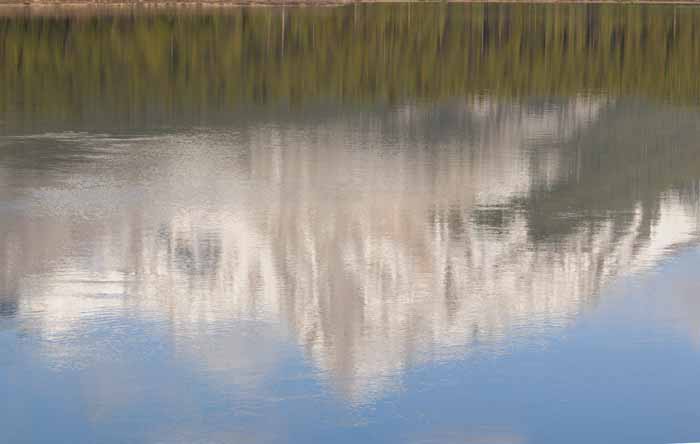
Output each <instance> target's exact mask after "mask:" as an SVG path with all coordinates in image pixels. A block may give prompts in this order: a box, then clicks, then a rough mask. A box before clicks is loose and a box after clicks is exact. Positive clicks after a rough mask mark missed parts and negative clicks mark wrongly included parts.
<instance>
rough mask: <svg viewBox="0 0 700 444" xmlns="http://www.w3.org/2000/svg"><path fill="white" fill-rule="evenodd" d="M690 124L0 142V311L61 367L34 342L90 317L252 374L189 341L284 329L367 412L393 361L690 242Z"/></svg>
mask: <svg viewBox="0 0 700 444" xmlns="http://www.w3.org/2000/svg"><path fill="white" fill-rule="evenodd" d="M318 113H319V114H323V110H320V111H318ZM326 114H327V113H326ZM341 117H342V118H341ZM698 117H700V116H698V114H695V113H693V112H689V111H688V110H687V109H686V110H683V112H681V111H679V110H678V109H676V108H672V107H660V106H658V105H654V106H651V105H648V104H645V103H633V104H632V103H627V102H626V101H625V100H622V99H618V100H617V101H615V102H612V101H608V100H606V99H603V98H596V97H579V98H574V99H570V100H563V101H561V102H556V103H552V102H542V103H527V104H517V103H511V102H501V101H495V100H488V99H479V100H474V101H471V102H468V103H466V104H465V103H461V102H460V103H457V102H455V103H451V104H449V103H448V104H445V105H443V106H439V107H425V108H422V107H420V106H406V107H398V108H395V109H393V110H391V111H390V112H363V113H359V112H357V113H356V112H352V111H348V112H347V113H344V114H342V116H336V115H333V114H332V113H330V115H328V114H327V115H325V116H324V117H323V118H324V119H325V120H324V122H323V124H319V123H316V121H317V118H318V115H316V114H314V113H313V112H310V113H309V115H305V114H302V115H299V116H297V117H294V118H289V117H287V118H285V119H282V118H279V119H273V121H274V122H275V123H274V124H270V123H265V124H263V123H259V122H256V121H255V120H254V119H252V120H250V121H247V122H245V123H244V124H241V125H239V126H237V127H235V128H233V129H217V128H207V129H202V130H197V131H194V132H191V133H185V132H179V133H171V134H150V135H138V136H135V135H123V136H119V137H112V136H107V135H94V134H92V135H90V134H80V133H61V134H45V135H35V136H27V137H17V138H6V139H4V142H3V143H4V144H5V146H4V151H3V154H2V157H0V165H1V166H0V181H1V183H2V190H1V191H0V193H1V194H0V195H1V196H2V201H3V202H4V204H3V206H2V207H0V211H2V213H3V220H4V221H6V222H5V224H4V227H3V228H2V230H0V241H1V242H2V246H3V248H2V253H0V267H1V268H0V271H1V272H2V273H3V274H2V281H1V282H2V287H1V288H0V289H1V290H2V295H3V296H2V299H0V302H1V303H0V316H3V317H6V318H7V317H18V318H22V319H24V320H25V321H26V325H25V328H26V329H27V330H31V331H35V332H36V333H37V334H38V335H40V336H41V337H43V338H46V339H49V340H47V347H48V348H47V350H46V353H47V354H48V355H50V356H53V357H54V358H55V359H59V360H66V359H75V358H76V357H75V356H74V355H72V354H71V353H79V352H80V351H78V350H72V351H71V350H69V349H68V347H67V346H65V344H64V345H63V347H64V349H60V350H57V349H56V347H62V345H60V344H61V343H62V342H63V343H65V342H70V341H51V340H50V339H52V338H54V339H55V338H66V337H73V336H79V335H80V334H81V329H84V328H87V327H86V326H89V325H90V323H91V322H97V321H99V320H100V319H103V318H104V317H105V316H107V317H108V316H111V315H114V314H119V313H122V314H123V313H128V314H129V315H137V316H141V317H143V318H145V319H160V320H163V321H165V322H166V323H167V325H168V326H169V329H170V331H171V332H172V335H173V336H172V338H173V341H174V343H175V345H176V347H178V349H179V350H181V351H182V352H183V353H185V354H187V355H188V356H194V357H195V359H197V360H198V362H200V363H205V364H209V365H211V366H216V367H218V368H222V367H227V366H236V367H235V369H234V372H233V373H235V370H236V369H238V370H240V368H241V366H245V362H251V363H250V364H249V365H251V366H257V365H262V364H260V362H259V361H255V360H254V359H253V358H250V357H249V355H251V354H255V353H256V351H254V350H250V348H249V347H248V348H246V347H237V346H232V347H230V348H226V347H217V348H212V347H206V346H205V343H206V342H207V341H208V336H210V335H211V334H212V332H216V331H221V329H225V328H226V326H228V325H230V324H231V323H232V322H233V321H247V320H263V321H271V322H272V323H274V324H276V323H281V324H282V325H285V326H287V327H288V328H289V330H290V331H291V332H292V334H293V337H294V338H295V339H296V341H298V343H299V344H301V345H302V346H303V348H304V349H305V350H306V352H307V354H308V356H309V357H310V359H311V360H312V362H313V363H314V364H315V365H316V366H317V367H318V368H319V369H320V371H321V372H322V374H323V375H326V376H327V377H328V378H329V380H330V382H331V383H332V384H333V385H334V386H335V387H336V388H337V390H338V391H340V392H341V393H343V394H344V396H346V397H347V398H348V399H350V400H353V401H356V402H363V401H368V400H370V399H373V397H376V396H379V395H380V394H381V393H382V392H383V391H385V390H388V389H391V388H392V387H393V386H395V385H397V384H399V383H400V375H401V372H402V370H403V369H405V368H407V367H409V366H411V365H415V364H417V363H420V362H424V361H427V360H435V359H450V358H454V357H459V356H462V355H463V354H464V353H467V352H469V350H470V349H472V348H473V347H476V346H477V345H478V346H484V347H490V348H492V349H493V350H498V348H499V347H501V346H503V345H504V344H506V343H507V342H513V341H520V340H528V338H532V337H536V336H537V335H542V334H544V333H546V332H547V331H550V330H551V329H558V328H562V327H564V326H566V325H568V324H570V323H571V322H573V321H574V320H575V319H576V317H577V316H578V315H579V314H580V313H581V312H583V311H585V310H586V309H587V308H589V307H591V306H592V305H594V304H595V303H596V300H597V298H598V296H599V294H600V291H601V289H602V288H603V287H604V286H605V285H606V284H608V283H609V282H611V280H612V279H614V278H616V277H619V276H622V275H625V274H628V273H633V272H636V271H638V270H641V269H644V268H647V267H649V266H652V265H654V264H656V263H657V262H658V261H659V260H660V259H661V258H663V257H664V256H665V255H667V254H669V253H670V252H673V251H674V250H675V249H677V248H678V247H681V246H683V245H687V244H690V243H692V242H694V241H695V240H696V234H697V230H698V223H699V221H700V220H699V219H698V203H699V200H698V197H699V196H698V186H697V178H698V177H700V154H699V153H698V151H697V149H696V148H697V146H696V144H697V142H696V141H697V140H700V138H699V136H700V134H699V133H700V126H698V125H697V122H698ZM639 128H643V130H641V131H640V130H639ZM57 148H60V149H57ZM27 150H29V151H27ZM27 153H30V154H27ZM57 153H62V154H60V155H59V154H57ZM57 156H63V157H61V158H57ZM652 172H653V174H652ZM231 341H233V342H236V343H237V341H234V340H233V339H231ZM233 342H232V343H233ZM236 351H239V352H240V353H239V354H243V355H246V356H238V355H236ZM261 353H262V352H261ZM270 359H271V358H265V359H263V361H264V362H265V363H266V364H265V365H271V364H269V360H270ZM241 363H243V364H241Z"/></svg>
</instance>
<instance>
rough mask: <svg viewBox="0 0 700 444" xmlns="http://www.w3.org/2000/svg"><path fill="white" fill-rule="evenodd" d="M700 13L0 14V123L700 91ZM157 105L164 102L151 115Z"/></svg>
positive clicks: (577, 9) (477, 8)
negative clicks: (311, 105)
mask: <svg viewBox="0 0 700 444" xmlns="http://www.w3.org/2000/svg"><path fill="white" fill-rule="evenodd" d="M699 37H700V10H698V9H697V8H686V7H681V6H629V5H498V4H496V5H457V4H453V5H445V4H440V5H437V4H429V5H421V4H406V5H353V6H346V7H337V8H322V9H315V8H302V9H293V8H291V9H290V8H287V9H275V8H262V9H245V8H243V9H233V10H224V11H219V12H217V13H215V14H197V13H190V14H187V13H173V14H162V13H160V14H154V13H143V14H139V13H128V12H126V13H121V14H116V15H82V16H81V15H77V16H72V15H50V14H49V15H45V16H34V17H32V16H25V15H22V14H20V15H19V16H14V17H5V18H0V83H1V84H2V85H3V86H4V87H3V88H2V90H1V91H0V112H2V113H3V114H4V115H5V116H7V117H6V118H5V120H7V121H11V120H12V119H13V118H17V119H31V118H34V119H35V118H37V117H42V118H48V117H51V118H68V117H71V118H75V117H81V116H82V117H91V116H94V115H101V114H103V113H104V112H105V110H110V112H113V111H120V114H119V116H120V117H122V118H125V119H127V120H128V119H139V118H145V117H150V118H152V119H153V118H155V117H156V116H159V117H161V118H164V117H165V116H168V115H170V114H174V115H180V114H186V115H201V114H204V113H208V112H216V111H221V110H227V109H230V108H232V107H235V106H236V105H240V104H243V103H270V102H282V103H298V102H304V101H320V102H325V101H329V100H332V101H338V100H340V101H344V102H377V101H381V102H405V101H412V100H420V99H436V98H442V99H444V98H446V97H453V98H454V97H465V96H474V95H480V94H488V95H490V96H493V95H498V96H508V97H522V96H532V95H539V96H562V95H570V94H579V93H586V94H588V93H596V94H600V93H602V94H607V95H611V96H620V95H626V96H630V95H632V96H646V97H652V98H657V99H662V100H666V99H669V100H673V101H677V102H686V103H697V101H698V99H699V98H700V78H699V77H698V76H697V67H698V66H700V38H699ZM155 111H158V112H159V113H160V114H155Z"/></svg>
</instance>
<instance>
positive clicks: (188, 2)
mask: <svg viewBox="0 0 700 444" xmlns="http://www.w3.org/2000/svg"><path fill="white" fill-rule="evenodd" d="M435 3H447V4H511V5H529V4H551V5H585V4H590V5H679V6H682V5H685V6H695V5H698V6H700V0H447V1H445V0H443V1H440V0H427V1H426V0H221V1H216V0H205V1H199V0H179V1H167V0H165V1H161V0H145V1H143V0H138V1H124V0H101V1H91V0H85V1H82V0H72V1H42V0H38V1H35V0H29V1H21V0H20V1H2V0H0V16H2V15H5V14H6V13H8V12H25V13H26V12H29V13H34V12H70V11H72V10H80V11H88V10H95V11H100V10H107V11H108V10H115V11H116V10H143V11H148V10H167V9H174V10H178V9H182V10H197V9H227V8H240V7H281V6H290V7H323V6H346V5H357V4H362V5H365V4H385V5H386V4H414V5H421V4H435Z"/></svg>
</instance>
